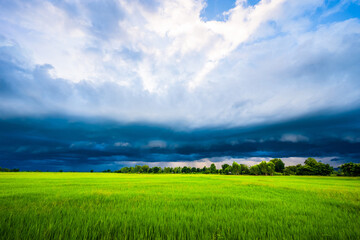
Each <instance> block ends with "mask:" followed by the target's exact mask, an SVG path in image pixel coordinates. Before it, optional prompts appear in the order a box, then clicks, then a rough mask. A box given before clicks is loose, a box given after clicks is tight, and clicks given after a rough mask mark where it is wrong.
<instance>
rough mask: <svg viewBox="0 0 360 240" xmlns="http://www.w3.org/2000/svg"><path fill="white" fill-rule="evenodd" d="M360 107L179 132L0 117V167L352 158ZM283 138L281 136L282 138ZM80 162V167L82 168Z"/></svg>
mask: <svg viewBox="0 0 360 240" xmlns="http://www.w3.org/2000/svg"><path fill="white" fill-rule="evenodd" d="M359 120H360V111H359V110H354V111H349V112H345V113H336V114H319V115H313V116H308V117H306V118H301V119H296V120H293V121H288V122H283V123H278V124H271V125H262V126H253V127H247V128H229V129H223V128H221V129H220V128H217V129H216V128H203V129H195V130H183V129H182V130H181V129H177V128H176V127H173V126H161V125H151V124H145V123H144V124H140V123H138V124H118V123H115V122H111V121H97V120H94V121H93V122H86V121H83V120H80V119H75V118H73V119H69V118H68V119H65V118H45V119H36V118H32V119H29V118H23V119H20V118H17V119H4V120H1V122H0V132H1V134H0V165H2V166H5V167H20V168H21V167H23V168H25V169H34V168H41V169H50V170H51V169H57V168H64V167H67V168H68V169H71V168H76V169H83V170H87V168H88V167H87V166H100V165H104V164H105V165H106V164H110V165H111V164H114V163H115V162H117V163H121V162H139V161H141V162H169V161H172V162H176V161H194V160H198V159H202V158H214V157H222V156H228V157H233V158H239V157H268V156H272V157H309V156H321V157H331V156H337V159H335V158H334V159H335V160H336V161H335V160H334V161H333V162H334V163H336V162H338V161H340V162H342V161H350V160H351V161H355V162H356V161H358V159H359V157H360V140H359V139H360V138H359V137H360V126H359V122H360V121H359ZM284 136H285V137H284ZM85 168H86V169H85Z"/></svg>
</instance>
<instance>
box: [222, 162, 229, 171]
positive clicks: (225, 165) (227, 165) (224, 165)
mask: <svg viewBox="0 0 360 240" xmlns="http://www.w3.org/2000/svg"><path fill="white" fill-rule="evenodd" d="M229 166H230V165H229V164H226V163H225V164H223V165H221V168H222V170H223V171H225V169H226V168H227V167H229Z"/></svg>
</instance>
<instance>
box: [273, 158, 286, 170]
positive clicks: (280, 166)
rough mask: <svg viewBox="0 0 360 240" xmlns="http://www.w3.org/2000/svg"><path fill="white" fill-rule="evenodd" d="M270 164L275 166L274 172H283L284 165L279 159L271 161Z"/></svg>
mask: <svg viewBox="0 0 360 240" xmlns="http://www.w3.org/2000/svg"><path fill="white" fill-rule="evenodd" d="M270 162H272V163H274V164H275V172H281V173H282V172H284V169H285V164H284V162H283V161H282V160H281V159H280V158H274V159H271V160H270Z"/></svg>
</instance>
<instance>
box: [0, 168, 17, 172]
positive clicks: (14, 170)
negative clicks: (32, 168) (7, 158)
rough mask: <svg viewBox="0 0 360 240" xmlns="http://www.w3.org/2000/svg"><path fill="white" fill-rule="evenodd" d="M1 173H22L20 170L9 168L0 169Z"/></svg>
mask: <svg viewBox="0 0 360 240" xmlns="http://www.w3.org/2000/svg"><path fill="white" fill-rule="evenodd" d="M0 172H20V169H18V168H13V169H9V168H2V167H0Z"/></svg>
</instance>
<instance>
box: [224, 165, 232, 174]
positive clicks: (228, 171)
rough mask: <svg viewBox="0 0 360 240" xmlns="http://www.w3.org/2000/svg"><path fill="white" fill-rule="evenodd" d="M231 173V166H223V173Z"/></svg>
mask: <svg viewBox="0 0 360 240" xmlns="http://www.w3.org/2000/svg"><path fill="white" fill-rule="evenodd" d="M231 173H232V167H231V166H229V165H228V167H227V168H225V170H224V174H226V175H229V174H231Z"/></svg>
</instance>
